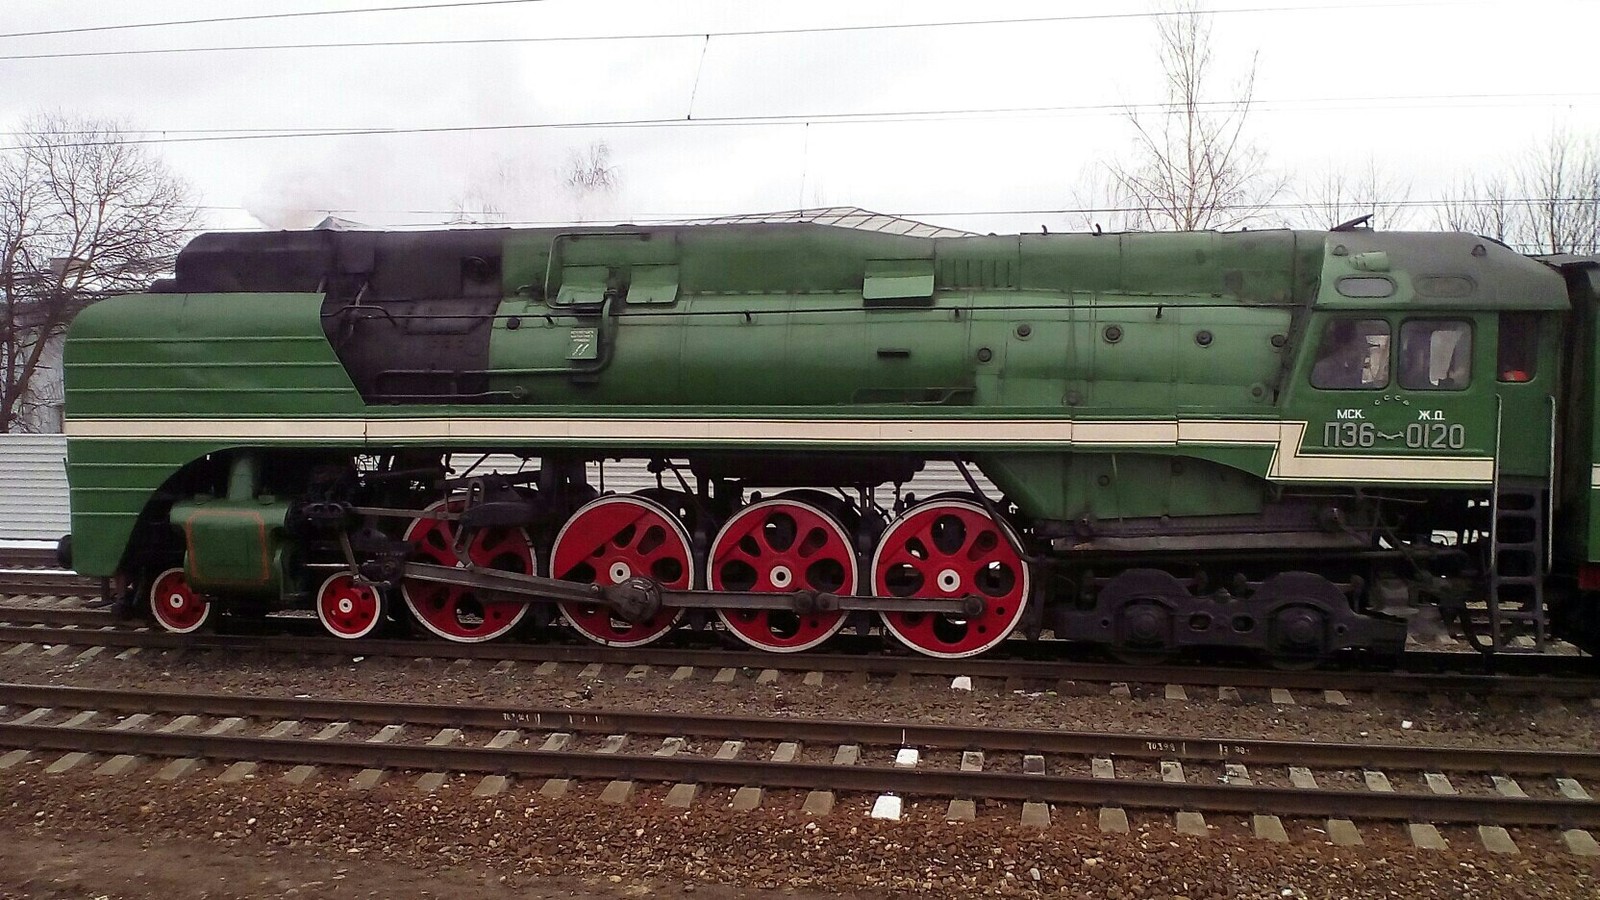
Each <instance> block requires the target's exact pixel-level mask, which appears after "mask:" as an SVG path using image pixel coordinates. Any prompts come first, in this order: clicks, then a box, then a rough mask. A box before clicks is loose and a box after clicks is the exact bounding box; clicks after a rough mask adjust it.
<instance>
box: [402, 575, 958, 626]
mask: <svg viewBox="0 0 1600 900" xmlns="http://www.w3.org/2000/svg"><path fill="white" fill-rule="evenodd" d="M403 577H405V578H408V579H415V580H417V581H427V582H432V583H434V584H448V585H451V586H453V587H463V588H470V589H472V590H475V591H485V592H488V593H493V594H496V595H499V596H500V597H504V598H505V599H506V600H511V601H517V602H522V603H533V602H537V601H552V600H553V601H556V602H558V603H592V604H596V605H599V606H609V607H612V608H613V609H618V610H619V611H627V607H630V606H634V605H636V604H638V603H639V602H640V600H639V595H641V594H644V595H648V596H649V597H650V600H649V601H646V602H647V604H648V605H658V606H673V607H709V608H713V609H782V610H789V611H792V612H796V613H800V614H802V615H804V614H806V613H813V612H835V611H841V610H842V611H845V612H853V611H857V610H860V611H864V612H920V613H942V614H945V615H952V616H961V617H972V616H977V615H981V614H982V613H983V609H984V603H985V601H984V599H983V598H982V597H977V596H968V597H958V598H952V599H920V598H915V597H862V596H856V595H851V594H831V593H828V592H826V591H789V592H786V593H781V594H780V593H755V592H747V591H679V590H668V589H664V588H662V587H660V586H659V585H658V584H656V583H655V582H653V581H651V580H649V579H646V578H631V579H629V580H628V581H625V582H623V583H622V584H617V585H612V586H610V587H601V586H600V585H597V584H585V583H583V582H579V581H563V580H562V579H559V578H545V577H543V576H539V575H519V574H517V573H515V572H504V571H501V570H499V569H482V568H477V567H466V568H460V567H454V566H436V565H432V564H429V563H406V565H405V569H404V572H403ZM645 618H648V616H645Z"/></svg>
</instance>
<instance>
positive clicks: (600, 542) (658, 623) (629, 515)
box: [550, 494, 694, 647]
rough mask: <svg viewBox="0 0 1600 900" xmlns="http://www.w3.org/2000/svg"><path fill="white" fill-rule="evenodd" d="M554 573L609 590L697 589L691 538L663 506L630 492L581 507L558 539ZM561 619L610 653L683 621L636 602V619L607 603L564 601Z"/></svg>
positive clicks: (677, 614)
mask: <svg viewBox="0 0 1600 900" xmlns="http://www.w3.org/2000/svg"><path fill="white" fill-rule="evenodd" d="M550 574H551V575H552V576H553V577H556V578H560V579H563V580H566V581H581V582H586V583H589V584H605V585H608V586H622V585H627V584H629V583H630V582H633V581H640V582H642V583H646V584H651V585H653V586H654V588H653V589H666V590H688V589H689V588H690V587H692V586H693V585H694V557H693V554H692V553H691V552H690V543H689V533H688V531H686V530H685V529H684V527H683V524H682V523H680V522H679V521H678V518H677V516H675V515H673V514H672V512H671V511H669V510H668V509H667V508H666V507H664V506H662V505H661V504H659V503H657V502H655V501H654V500H650V499H648V498H646V497H640V496H636V495H633V494H613V495H610V496H606V497H601V498H599V499H596V500H592V501H590V502H589V503H586V504H584V506H583V507H582V508H580V509H579V510H578V511H577V512H575V513H573V514H572V517H571V518H570V519H568V520H567V522H566V524H565V525H563V526H561V532H560V533H559V534H557V535H556V541H555V545H554V546H553V547H552V548H551V550H550ZM560 607H561V613H562V615H563V616H565V617H566V620H567V622H568V624H570V625H571V626H572V627H573V629H574V630H576V631H577V632H578V633H579V634H581V635H583V636H584V637H586V638H588V639H589V640H591V641H594V642H595V643H597V644H604V645H606V646H608V647H638V646H642V645H644V644H648V643H651V642H652V641H656V640H659V639H660V638H662V637H663V636H665V635H666V634H667V632H669V631H671V630H672V627H673V626H674V625H676V624H677V622H678V619H679V617H680V615H681V611H680V610H678V609H673V608H667V607H662V606H660V605H659V603H656V604H651V603H648V602H644V603H638V604H636V605H634V606H632V607H631V608H630V614H633V616H634V617H633V618H632V619H629V618H625V617H622V616H619V615H618V614H616V613H615V612H614V611H613V610H612V609H611V608H610V607H608V606H605V605H603V604H590V603H576V602H566V603H562V604H560Z"/></svg>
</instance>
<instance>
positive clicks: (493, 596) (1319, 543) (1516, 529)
mask: <svg viewBox="0 0 1600 900" xmlns="http://www.w3.org/2000/svg"><path fill="white" fill-rule="evenodd" d="M880 224H881V223H880ZM890 224H891V226H892V225H893V224H894V223H892V222H891V223H890ZM897 232H898V233H897ZM1597 273H1600V260H1596V259H1593V258H1545V259H1535V258H1529V257H1526V256H1523V255H1521V254H1518V253H1516V252H1514V251H1512V250H1511V249H1509V248H1507V247H1505V246H1502V245H1500V244H1498V243H1496V242H1494V241H1492V240H1488V239H1485V238H1480V237H1475V236H1473V235H1469V234H1443V233H1440V234H1435V233H1385V232H1377V231H1373V230H1370V229H1367V228H1365V227H1361V226H1359V225H1354V224H1352V225H1349V226H1341V227H1340V228H1337V229H1334V230H1332V231H1252V232H1240V233H1213V232H1205V233H1182V234H1021V235H986V236H982V235H967V234H956V233H944V234H940V233H918V232H917V231H915V230H912V229H909V228H900V227H889V228H887V229H880V230H874V229H872V228H860V227H848V226H847V225H837V224H835V225H828V224H818V223H814V222H791V223H770V222H744V223H732V224H703V225H677V226H661V227H632V226H628V227H615V228H592V227H572V228H563V229H535V230H525V229H499V230H484V229H472V230H444V231H427V232H376V231H342V230H315V231H304V232H276V233H218V234H207V235H203V236H200V237H198V238H196V239H195V240H194V241H193V242H191V243H190V244H189V245H188V247H187V248H186V249H185V250H184V251H183V252H182V253H181V255H180V256H179V257H178V259H177V263H176V269H175V277H174V278H172V279H170V280H164V281H161V282H158V283H156V284H154V285H152V287H151V288H150V290H149V292H148V293H145V294H140V295H135V296H124V297H119V298H114V299H111V300H107V301H104V302H101V303H98V304H96V305H94V306H92V307H90V308H88V309H86V310H85V311H84V312H83V313H82V314H81V315H79V316H78V317H77V319H76V321H75V322H74V323H73V325H72V327H71V330H70V332H69V335H68V337H67V340H66V346H65V360H66V431H67V435H68V457H69V458H68V472H69V478H70V481H71V497H72V530H73V534H72V543H71V548H70V551H71V564H72V565H73V566H74V567H75V568H76V569H77V570H78V571H79V572H81V573H84V574H87V575H91V576H98V577H102V578H105V579H107V583H108V585H110V590H112V591H114V592H119V593H125V594H126V595H127V596H129V597H132V598H134V599H136V600H137V602H138V603H139V604H140V606H141V607H143V608H144V609H145V610H146V611H147V612H148V614H149V615H150V616H151V617H153V619H154V621H155V622H156V623H158V624H159V625H160V626H161V627H163V628H166V629H168V630H170V631H174V632H189V631H194V630H196V629H199V628H202V627H205V626H206V625H207V624H208V623H212V622H214V620H215V618H216V617H217V616H218V615H219V614H220V615H229V616H241V617H248V616H259V615H264V614H268V613H271V612H274V611H277V610H285V609H310V610H315V611H316V613H317V616H318V618H319V619H320V621H321V622H322V624H323V625H324V626H325V627H326V629H327V630H328V632H329V633H331V634H333V635H336V636H338V637H341V638H352V639H355V638H361V637H364V636H367V635H369V634H372V633H374V632H375V631H377V630H378V629H380V628H385V627H388V628H393V627H399V626H400V625H401V624H405V623H411V624H413V625H415V626H416V627H418V628H419V629H420V630H421V631H423V632H425V633H428V634H431V635H434V636H437V637H438V638H442V639H446V640H451V641H486V640H492V639H496V638H501V637H503V636H505V635H507V634H509V633H510V632H512V631H514V630H528V631H532V632H535V633H541V632H542V633H546V634H548V633H559V634H566V635H570V634H573V633H575V634H577V635H581V636H582V637H583V638H585V639H588V640H592V641H595V642H598V643H601V644H605V645H610V646H617V647H631V646H639V645H643V644H648V643H650V642H653V641H657V640H660V639H662V638H665V637H668V636H669V635H672V634H673V633H674V632H675V631H678V630H686V629H687V630H702V631H703V630H710V631H716V632H722V633H725V634H726V635H727V636H729V637H731V638H735V639H737V640H739V641H743V642H744V643H747V644H749V645H751V646H753V647H756V648H759V649H762V650H767V651H772V652H780V653H783V652H795V651H803V650H807V649H810V648H813V647H816V646H818V645H820V644H822V643H823V642H825V641H827V640H828V639H829V638H831V637H832V636H834V635H835V634H836V633H838V632H839V631H840V630H841V629H844V628H847V627H850V628H854V629H857V630H860V631H863V632H867V633H881V634H882V635H884V637H885V639H887V640H893V641H898V642H900V643H903V644H905V645H906V646H908V647H910V648H911V649H912V650H915V651H917V652H921V653H925V654H929V655H933V656H939V657H951V658H955V657H966V656H971V655H975V654H980V653H984V652H986V651H990V650H993V649H995V648H997V647H1000V646H1001V645H1003V644H1006V643H1007V642H1008V641H1011V640H1020V639H1024V638H1026V639H1040V638H1048V639H1055V640H1060V641H1066V642H1078V643H1090V644H1098V645H1102V646H1104V647H1105V648H1107V649H1109V650H1110V651H1112V652H1114V653H1116V654H1119V655H1123V656H1127V657H1132V658H1138V659H1151V658H1162V657H1166V656H1168V655H1171V654H1174V653H1177V652H1179V651H1183V650H1186V649H1189V648H1202V647H1220V648H1239V649H1243V650H1246V651H1248V652H1253V653H1259V654H1261V655H1262V656H1264V657H1267V658H1269V659H1271V660H1274V661H1277V662H1280V663H1285V664H1291V665H1295V664H1310V663H1315V662H1316V661H1318V660H1322V659H1325V658H1327V657H1329V656H1330V655H1333V654H1335V653H1338V652H1340V651H1346V650H1364V651H1373V652H1376V653H1394V652H1397V651H1399V650H1400V649H1401V648H1402V647H1403V645H1404V641H1405V638H1406V635H1407V630H1408V627H1409V626H1413V625H1415V624H1416V623H1418V622H1421V621H1424V620H1433V619H1435V618H1437V619H1442V620H1444V621H1446V622H1448V623H1450V624H1451V625H1452V626H1453V627H1458V628H1461V629H1464V630H1465V632H1466V633H1467V635H1468V636H1469V637H1470V638H1471V639H1472V640H1473V641H1474V642H1475V643H1476V644H1477V645H1478V646H1479V647H1480V648H1481V649H1484V650H1489V651H1495V650H1499V651H1508V650H1521V649H1532V650H1540V649H1543V648H1545V647H1546V645H1547V643H1548V642H1550V641H1551V640H1553V639H1555V638H1563V639H1565V640H1568V641H1571V642H1574V643H1576V644H1577V645H1579V646H1580V647H1583V648H1585V649H1588V650H1590V651H1591V652H1593V651H1595V650H1600V600H1597V594H1596V592H1597V591H1600V516H1597V515H1596V504H1597V502H1600V493H1597V491H1600V465H1597V463H1600V459H1597V453H1600V446H1597V444H1596V439H1597V436H1596V434H1595V430H1594V422H1595V413H1596V404H1597V402H1600V397H1597V395H1596V390H1595V383H1596V372H1595V365H1596V327H1595V311H1596V308H1597V299H1596V293H1597V286H1600V274H1597ZM491 460H492V461H495V463H494V464H490V463H489V462H488V461H491ZM618 461H622V462H621V464H622V465H624V466H633V467H634V470H635V471H639V472H646V471H647V472H648V473H650V480H651V481H653V483H651V484H648V485H647V486H645V487H643V488H642V489H640V490H636V491H631V492H618V491H616V490H607V489H606V487H605V484H604V478H605V475H604V473H605V472H606V471H607V469H606V467H607V466H610V467H611V471H613V472H615V471H617V469H616V467H617V466H618V465H619V462H618ZM934 465H938V466H944V467H945V469H946V470H947V471H950V472H953V473H954V477H957V478H958V479H959V480H958V482H957V484H956V485H955V486H956V488H957V489H955V490H946V491H940V492H936V493H933V494H932V495H929V494H927V492H926V491H924V492H921V494H922V495H920V496H919V492H918V491H916V490H913V489H909V488H908V487H907V486H908V485H910V484H912V482H913V479H914V478H915V477H917V475H918V473H919V472H922V471H924V469H925V468H926V467H929V466H934ZM614 482H615V479H613V483H614Z"/></svg>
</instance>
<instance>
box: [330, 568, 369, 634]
mask: <svg viewBox="0 0 1600 900" xmlns="http://www.w3.org/2000/svg"><path fill="white" fill-rule="evenodd" d="M317 619H318V620H319V621H321V622H322V627H323V628H326V629H328V633H329V634H331V635H333V636H334V637H337V638H345V639H347V640H354V639H356V638H363V637H366V636H367V635H369V634H371V633H372V630H373V629H374V628H377V627H378V623H379V622H382V621H383V601H382V600H380V599H379V598H378V592H377V591H376V590H373V588H372V586H371V585H366V584H357V583H356V579H355V577H354V576H353V575H351V574H350V573H349V572H335V573H334V574H332V575H330V576H328V580H327V581H324V582H323V583H322V587H321V588H319V589H318V590H317Z"/></svg>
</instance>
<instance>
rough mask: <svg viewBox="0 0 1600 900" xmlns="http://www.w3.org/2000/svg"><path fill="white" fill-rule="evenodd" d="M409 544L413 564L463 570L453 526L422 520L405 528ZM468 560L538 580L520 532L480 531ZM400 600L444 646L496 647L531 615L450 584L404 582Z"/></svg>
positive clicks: (452, 507)
mask: <svg viewBox="0 0 1600 900" xmlns="http://www.w3.org/2000/svg"><path fill="white" fill-rule="evenodd" d="M464 504H465V501H464V500H462V499H460V498H451V499H449V500H440V501H438V502H437V503H434V504H432V505H431V506H429V507H428V508H427V509H426V510H424V512H425V513H431V512H437V511H440V510H443V511H445V512H458V511H460V509H461V508H462V506H463V505H464ZM405 540H406V542H407V543H409V544H410V545H411V555H410V557H409V558H410V559H412V560H414V561H416V562H423V563H431V564H434V565H439V566H452V567H460V565H461V563H460V561H459V560H457V559H456V553H455V550H454V549H453V548H454V546H455V540H456V523H455V522H454V521H452V520H449V519H434V518H430V517H428V516H427V515H423V516H420V517H418V518H417V519H415V520H413V521H412V522H411V525H410V526H409V527H407V528H406V533H405ZM467 558H468V559H470V560H472V563H473V564H474V565H477V566H482V567H483V568H486V569H499V570H500V571H502V572H515V573H516V574H518V575H532V574H533V546H532V544H531V543H530V542H529V541H528V533H527V532H525V531H523V530H522V529H521V528H506V527H500V526H497V527H492V528H479V529H475V530H474V531H473V533H472V537H471V540H470V542H469V543H468V545H467ZM400 594H401V596H402V597H404V598H405V601H406V608H408V609H410V610H411V614H412V615H414V616H416V617H417V621H418V622H421V623H422V627H424V628H426V629H428V630H429V631H431V632H433V633H434V634H436V635H438V636H439V637H442V638H444V639H445V640H450V641H458V642H461V643H477V642H480V641H492V640H494V639H495V638H497V637H501V636H502V635H504V634H506V633H507V632H509V631H510V630H511V629H513V628H515V627H516V626H517V623H518V622H520V621H522V617H523V616H525V615H527V614H528V605H527V604H526V603H519V602H516V601H507V600H485V599H482V598H481V597H479V596H478V594H477V592H475V591H473V590H472V589H471V588H464V587H458V586H456V585H450V584H439V583H437V582H428V581H417V580H415V579H410V578H407V579H405V580H403V581H401V582H400ZM319 605H320V604H319Z"/></svg>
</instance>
